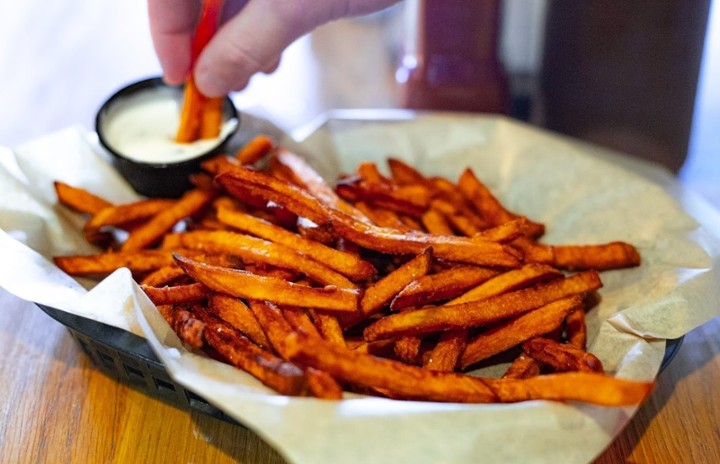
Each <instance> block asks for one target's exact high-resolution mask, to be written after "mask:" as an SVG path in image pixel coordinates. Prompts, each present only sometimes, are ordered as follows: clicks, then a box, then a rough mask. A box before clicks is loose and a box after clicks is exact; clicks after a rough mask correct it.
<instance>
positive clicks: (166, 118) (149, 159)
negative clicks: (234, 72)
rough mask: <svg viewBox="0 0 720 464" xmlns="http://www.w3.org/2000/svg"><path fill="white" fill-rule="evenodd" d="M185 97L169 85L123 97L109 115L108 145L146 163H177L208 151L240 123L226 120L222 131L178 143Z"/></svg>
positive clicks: (107, 121) (107, 124)
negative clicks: (214, 136)
mask: <svg viewBox="0 0 720 464" xmlns="http://www.w3.org/2000/svg"><path fill="white" fill-rule="evenodd" d="M181 99H182V97H181V96H179V94H178V92H177V91H174V90H173V89H170V88H155V89H151V90H148V91H144V92H141V93H138V94H137V95H132V96H128V97H124V98H123V99H122V100H121V101H119V102H117V103H116V104H115V105H114V106H113V107H112V109H111V111H109V112H108V114H107V115H106V121H105V122H104V125H103V135H104V136H105V140H106V142H107V144H108V145H110V146H111V147H112V148H113V149H114V150H115V151H117V152H119V153H120V154H122V155H123V156H125V157H126V158H129V159H132V160H135V161H140V162H146V163H177V162H180V161H185V160H188V159H191V158H195V157H196V156H198V155H201V154H203V153H207V152H209V151H211V150H212V149H213V148H215V147H216V146H217V145H219V144H220V143H221V142H222V141H223V140H224V139H225V137H227V136H228V134H230V133H231V132H232V131H233V130H234V129H235V128H236V127H237V124H238V121H237V119H231V120H228V121H224V122H223V126H222V129H221V130H220V135H219V136H218V137H216V138H213V139H202V140H197V141H195V142H192V143H178V142H176V141H175V134H176V132H177V130H178V127H179V125H180V109H181V105H182V100H181Z"/></svg>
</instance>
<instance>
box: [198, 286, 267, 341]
mask: <svg viewBox="0 0 720 464" xmlns="http://www.w3.org/2000/svg"><path fill="white" fill-rule="evenodd" d="M208 311H209V312H210V313H211V314H213V315H214V316H216V317H218V318H220V319H222V320H223V321H225V322H226V323H228V324H229V325H230V326H232V327H233V328H235V329H236V330H238V331H239V332H241V333H242V334H243V335H245V336H246V337H247V338H249V339H250V340H252V341H253V342H255V343H256V344H258V345H259V346H261V347H264V348H269V347H270V342H269V340H268V339H267V336H266V335H265V332H264V331H263V329H262V327H260V324H259V323H258V321H257V318H255V315H254V314H253V313H252V311H250V308H248V307H247V305H246V304H245V303H243V302H242V301H241V300H239V299H237V298H234V297H232V296H229V295H225V294H223V293H212V294H211V295H210V296H209V297H208Z"/></svg>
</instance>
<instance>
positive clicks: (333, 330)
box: [309, 309, 346, 346]
mask: <svg viewBox="0 0 720 464" xmlns="http://www.w3.org/2000/svg"><path fill="white" fill-rule="evenodd" d="M309 311H310V314H311V315H312V320H313V322H314V323H315V327H317V330H318V332H319V333H320V335H321V336H322V338H324V339H325V340H327V341H329V342H330V343H335V344H337V345H340V346H346V345H345V337H344V336H343V329H342V327H341V326H340V323H339V322H338V320H337V317H335V316H333V315H332V314H326V313H323V312H321V311H315V310H314V309H310V310H309Z"/></svg>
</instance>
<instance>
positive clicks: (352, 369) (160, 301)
mask: <svg viewBox="0 0 720 464" xmlns="http://www.w3.org/2000/svg"><path fill="white" fill-rule="evenodd" d="M253 164H262V165H263V166H266V167H265V168H264V169H263V170H258V169H256V168H255V167H254V166H253ZM388 164H389V166H388V167H389V170H388V171H389V175H384V174H382V172H381V169H380V167H379V166H377V165H375V164H373V163H363V164H362V165H361V166H359V167H358V170H357V172H355V173H351V174H348V175H345V176H343V177H342V178H341V179H340V181H339V183H338V184H337V188H333V187H332V186H331V185H330V184H328V183H326V182H325V180H324V179H322V178H321V177H320V176H319V175H318V174H317V173H316V172H315V171H314V170H313V168H312V167H311V166H309V165H308V164H307V163H306V162H305V161H304V160H303V159H302V158H300V157H299V156H297V155H295V154H293V153H291V152H289V151H288V150H286V149H284V148H282V147H277V146H275V145H274V144H273V143H272V141H271V140H270V139H268V138H267V137H266V136H259V137H258V138H257V139H256V140H253V141H251V142H250V143H249V144H248V146H246V147H245V148H244V149H242V150H240V151H239V152H238V153H237V154H236V155H235V156H232V157H231V156H219V157H216V158H214V159H211V160H208V161H206V162H205V163H204V165H203V168H204V171H205V174H204V175H199V176H196V177H194V179H195V185H196V187H195V188H194V189H192V190H190V191H189V192H187V193H186V194H185V195H184V196H183V197H182V198H180V199H178V200H141V201H138V202H136V203H131V204H125V205H112V204H111V203H110V202H107V201H105V200H103V199H101V198H98V197H96V196H94V195H92V194H90V193H88V192H84V191H82V190H81V189H77V188H73V187H70V186H66V185H64V184H59V183H58V184H56V187H57V190H58V198H59V201H60V203H62V204H64V205H66V206H68V207H69V208H72V209H73V210H75V211H79V212H80V213H81V214H86V215H87V217H88V221H87V224H88V225H87V227H86V232H87V236H88V238H91V237H95V236H98V235H101V234H106V235H110V236H111V237H116V238H117V237H122V236H123V234H118V233H117V231H118V230H124V231H126V232H127V234H125V237H126V238H120V239H116V241H115V242H113V243H111V244H110V245H109V246H108V248H107V249H106V250H105V251H104V252H102V253H98V254H96V255H90V256H59V257H57V258H56V259H55V262H56V264H57V265H58V266H59V267H61V268H62V269H64V270H65V271H66V272H68V273H69V274H72V275H77V276H98V277H102V276H103V275H107V274H109V273H111V272H113V271H114V270H115V269H117V268H119V267H123V266H125V267H128V268H129V269H130V270H131V271H132V272H133V274H134V276H135V277H136V279H137V280H138V282H139V283H140V284H141V285H142V288H143V289H144V290H145V291H146V293H147V295H148V296H149V297H150V299H151V300H153V301H154V302H155V303H156V305H158V309H159V310H160V312H161V313H162V314H163V316H164V317H165V319H166V320H167V321H168V323H169V324H170V326H171V327H172V328H173V329H174V330H175V331H176V332H177V334H178V336H179V337H180V338H181V340H183V341H184V342H185V343H186V344H187V346H188V347H189V348H191V349H193V350H198V351H203V350H204V351H207V352H208V353H212V355H213V356H214V357H216V358H220V359H222V360H224V361H226V362H227V363H229V364H232V365H234V366H236V367H238V368H240V369H243V370H245V371H247V372H248V373H249V374H250V375H253V376H255V377H256V378H257V379H259V380H260V381H261V382H263V383H264V384H265V385H267V386H269V387H271V388H273V389H275V390H276V391H277V392H278V393H281V394H286V395H312V396H316V397H319V398H327V399H339V398H342V395H343V390H345V391H353V392H357V393H363V394H373V395H381V396H386V397H389V398H394V399H412V400H424V401H448V402H479V403H486V402H515V401H525V400H531V399H546V400H558V401H562V400H576V401H584V402H589V403H595V404H599V405H608V406H618V405H628V404H637V403H639V402H641V401H642V400H643V399H644V398H645V397H646V396H647V395H648V393H649V391H650V390H651V388H652V384H651V383H648V382H636V381H630V380H623V379H619V378H615V377H613V376H611V375H607V374H605V373H604V371H603V367H602V362H601V361H600V359H598V358H597V357H596V356H594V355H593V354H591V353H589V352H588V351H587V350H586V347H585V343H586V340H587V333H586V331H587V329H586V327H585V323H584V319H585V313H586V311H592V307H591V302H592V301H596V300H597V298H589V296H591V295H593V293H594V292H596V291H597V290H598V289H600V288H601V287H602V280H601V276H600V274H599V273H598V271H601V270H605V269H617V268H623V267H630V266H638V265H639V264H640V255H639V254H638V252H637V250H636V249H635V248H634V247H633V246H632V245H630V244H627V243H622V242H612V243H608V244H589V245H575V244H570V245H552V246H551V245H546V244H543V243H541V242H540V240H541V237H542V235H543V233H544V231H545V229H546V228H549V227H552V225H551V224H543V223H541V222H538V221H536V220H532V219H529V218H526V217H524V216H522V215H521V214H518V213H516V212H512V211H509V210H508V209H507V208H505V207H504V206H503V205H502V204H501V202H500V201H499V200H498V198H497V197H496V196H495V195H494V194H493V193H492V192H491V189H490V188H489V187H487V186H485V185H484V184H483V183H482V182H481V180H480V178H479V177H478V176H477V175H476V174H475V173H474V172H472V171H471V170H469V169H468V170H465V171H464V172H463V173H462V174H461V175H460V177H459V180H458V182H457V183H453V182H451V181H449V180H447V179H442V178H435V177H430V176H426V175H424V174H422V173H420V172H419V171H417V170H416V169H414V168H413V167H412V166H410V165H408V164H406V163H404V162H402V161H400V160H399V159H390V160H389V163H388ZM209 176H212V177H209ZM211 178H212V179H213V181H211V180H210V179H211ZM88 199H92V201H90V200H88ZM81 205H87V207H86V208H84V209H83V208H82V207H80V206H81ZM108 232H112V234H108ZM513 359H514V360H515V361H514V362H510V364H509V367H508V369H507V372H506V374H505V375H504V376H503V377H502V378H499V379H496V378H488V377H480V376H478V375H475V374H473V373H472V370H473V369H474V368H475V367H476V366H478V365H481V364H482V365H486V364H497V363H503V362H508V361H512V360H513Z"/></svg>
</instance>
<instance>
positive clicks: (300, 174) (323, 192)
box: [273, 147, 368, 224]
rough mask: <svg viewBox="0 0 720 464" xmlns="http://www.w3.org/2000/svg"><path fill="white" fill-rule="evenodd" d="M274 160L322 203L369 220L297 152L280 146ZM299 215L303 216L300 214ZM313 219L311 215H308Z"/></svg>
mask: <svg viewBox="0 0 720 464" xmlns="http://www.w3.org/2000/svg"><path fill="white" fill-rule="evenodd" d="M273 161H274V162H275V163H276V164H277V165H278V166H280V167H282V168H283V169H284V171H285V172H286V174H287V175H288V177H289V178H291V179H292V181H293V183H295V184H296V185H298V186H300V187H302V188H303V189H305V190H306V191H308V192H310V193H311V194H312V195H313V196H315V197H316V198H317V199H318V200H319V201H320V202H321V203H323V204H325V205H327V206H330V207H332V208H336V209H338V210H340V211H343V212H344V213H346V214H349V215H351V216H353V217H354V218H356V219H357V220H359V221H364V222H367V221H368V220H367V218H366V217H365V215H364V214H362V213H361V212H360V211H359V210H358V209H357V208H355V207H354V206H352V205H350V204H349V203H348V202H346V201H345V200H342V199H341V198H340V197H339V196H338V195H337V193H335V190H333V188H332V187H330V185H328V183H327V182H326V181H325V179H323V177H322V176H321V175H320V174H319V173H318V172H317V171H316V170H315V169H314V168H313V167H312V166H310V165H309V164H308V163H307V161H305V160H304V159H302V158H301V157H300V156H298V155H297V154H295V153H293V152H291V151H290V150H287V149H285V148H282V147H281V148H279V149H278V150H276V152H275V156H273ZM298 216H303V215H301V214H298ZM306 217H308V218H309V219H311V220H313V221H314V219H312V218H310V217H309V216H306ZM315 223H316V224H322V222H317V221H315Z"/></svg>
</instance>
